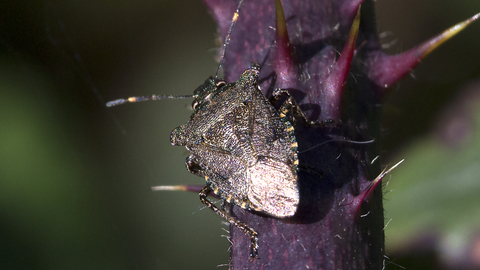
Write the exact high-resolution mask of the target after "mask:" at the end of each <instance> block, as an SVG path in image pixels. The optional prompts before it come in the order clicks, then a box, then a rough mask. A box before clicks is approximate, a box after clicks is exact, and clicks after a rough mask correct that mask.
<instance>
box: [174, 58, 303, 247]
mask: <svg viewBox="0 0 480 270" xmlns="http://www.w3.org/2000/svg"><path fill="white" fill-rule="evenodd" d="M259 72H260V66H259V65H257V64H252V65H251V66H250V68H249V69H247V70H246V71H245V72H244V73H243V74H242V76H241V77H240V79H239V80H238V81H237V82H234V83H229V84H226V83H225V82H223V81H220V82H215V81H214V80H213V78H209V79H207V80H206V81H205V83H204V84H203V85H202V86H200V87H199V88H197V89H196V90H195V93H194V96H195V100H194V102H193V105H192V107H193V110H194V112H193V114H192V116H191V117H190V120H189V121H188V122H187V123H185V124H183V125H181V126H179V127H178V128H176V129H175V130H173V132H172V134H171V142H172V144H173V145H181V146H185V147H186V148H187V150H189V151H190V156H189V157H188V158H187V161H186V166H187V169H188V170H189V171H190V172H192V173H193V174H196V175H198V176H201V177H205V179H206V182H207V185H206V186H205V188H204V189H203V190H202V191H201V192H200V197H201V200H202V202H203V203H205V204H206V205H207V206H208V207H210V208H212V209H213V210H214V211H215V212H216V213H217V214H219V215H221V216H222V217H224V218H225V219H227V220H228V221H229V222H230V223H232V224H234V225H235V226H237V227H239V228H240V229H242V230H243V231H244V232H246V233H247V234H249V235H250V237H251V238H252V254H255V253H256V246H257V244H256V237H257V235H256V232H255V231H254V230H253V229H251V228H249V227H247V226H246V225H244V224H243V223H241V222H239V221H237V220H235V219H233V218H232V217H230V216H229V215H228V214H227V213H225V212H224V211H222V210H220V209H218V208H216V206H214V205H212V204H211V203H210V202H208V201H207V200H206V197H207V195H208V194H209V193H210V192H211V191H213V192H214V193H215V194H217V195H218V196H220V197H221V198H223V199H225V200H226V201H227V202H229V203H233V204H235V205H238V206H240V207H242V208H245V209H249V210H255V211H260V212H264V213H266V214H269V215H271V216H275V217H280V218H284V217H290V216H293V215H294V214H295V211H296V209H297V205H298V202H299V192H298V187H297V172H296V170H297V164H298V159H297V143H296V140H295V136H294V133H293V130H294V129H293V126H292V125H291V124H290V122H289V121H288V120H287V119H286V117H285V116H283V117H282V116H281V113H279V112H278V111H277V110H276V109H275V108H274V107H273V106H272V104H271V103H270V102H269V101H268V100H267V99H266V98H265V96H264V95H263V94H262V92H261V91H260V89H259V87H258V85H257V82H258V74H259Z"/></svg>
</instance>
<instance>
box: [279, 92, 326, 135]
mask: <svg viewBox="0 0 480 270" xmlns="http://www.w3.org/2000/svg"><path fill="white" fill-rule="evenodd" d="M282 95H286V96H287V100H286V101H285V102H284V103H283V104H282V105H281V106H280V109H279V110H278V111H279V112H280V114H281V115H280V116H281V117H285V116H286V115H288V114H289V113H291V114H292V117H291V122H292V125H293V126H294V127H295V126H296V124H297V123H296V122H297V118H299V117H300V118H301V119H302V120H303V121H305V123H307V124H308V125H321V124H331V123H333V120H325V121H323V122H318V121H310V120H308V118H307V117H306V116H305V114H304V113H303V111H302V109H300V105H298V103H297V101H296V100H295V98H294V97H293V96H292V95H290V93H289V92H288V90H286V89H280V88H277V89H275V90H274V91H273V94H272V97H271V98H270V102H271V103H272V104H275V103H276V102H277V101H278V100H279V99H280V98H281V97H282Z"/></svg>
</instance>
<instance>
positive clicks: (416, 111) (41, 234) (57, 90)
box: [0, 0, 480, 269]
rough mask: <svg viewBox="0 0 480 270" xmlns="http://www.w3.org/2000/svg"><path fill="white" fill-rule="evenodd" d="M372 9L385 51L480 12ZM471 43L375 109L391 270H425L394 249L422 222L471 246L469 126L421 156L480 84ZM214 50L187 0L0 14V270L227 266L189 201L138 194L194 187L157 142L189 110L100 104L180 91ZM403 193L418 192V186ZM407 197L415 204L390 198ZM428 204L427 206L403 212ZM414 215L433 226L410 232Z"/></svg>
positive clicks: (36, 7) (17, 4)
mask: <svg viewBox="0 0 480 270" xmlns="http://www.w3.org/2000/svg"><path fill="white" fill-rule="evenodd" d="M376 7H377V19H378V21H377V22H378V30H379V33H382V43H383V44H386V45H388V44H390V47H389V48H388V49H387V51H388V52H389V53H398V52H401V51H404V50H406V49H408V48H411V47H412V46H414V45H416V44H418V43H420V42H422V41H424V40H426V39H427V38H429V37H432V36H433V35H436V34H438V33H439V32H441V31H442V30H444V29H446V28H448V27H450V26H452V25H454V24H456V23H457V22H460V21H462V20H464V19H466V18H468V17H470V16H472V15H473V14H474V13H477V12H479V11H480V3H479V2H478V1H470V0H461V1H456V2H455V3H451V2H448V1H439V0H435V1H427V0H423V1H413V0H409V1H393V0H383V1H377V2H376ZM479 33H480V23H478V22H477V23H476V24H474V25H472V26H471V27H469V28H467V29H466V30H465V31H464V32H463V33H461V34H459V35H458V36H457V37H455V38H454V39H453V40H451V41H449V42H447V43H446V44H445V45H443V46H442V47H440V48H439V49H438V50H437V51H435V52H434V53H432V55H430V56H429V57H427V58H426V59H425V60H424V61H423V62H422V63H421V64H420V65H419V67H417V69H416V70H415V72H414V74H415V78H412V77H408V78H406V79H405V80H404V81H402V82H401V83H400V84H398V85H397V86H395V87H394V89H393V91H392V95H390V96H389V98H388V100H387V104H386V105H385V106H384V108H385V118H384V124H385V125H384V126H385V133H384V134H385V137H384V138H383V142H384V149H385V156H384V163H385V164H387V163H388V162H390V161H391V162H396V161H398V160H399V159H403V158H406V159H407V160H406V161H405V162H404V163H403V164H402V165H401V166H400V167H399V168H398V169H395V171H394V172H393V173H392V174H391V175H392V179H391V181H390V182H389V185H388V186H386V187H385V188H384V190H385V192H386V200H387V201H386V207H387V208H386V218H387V221H389V220H390V218H392V220H391V221H390V222H389V225H388V226H387V229H386V233H387V241H388V242H387V243H388V246H389V248H390V249H389V250H391V252H392V253H393V255H391V259H392V260H393V262H394V263H398V264H401V265H403V266H405V265H407V266H408V264H409V263H412V264H413V265H412V266H410V268H413V269H426V268H425V267H423V268H416V267H414V266H415V263H418V262H410V261H400V259H399V260H395V258H396V257H401V258H403V257H407V256H406V255H404V254H405V246H408V244H409V243H412V241H410V239H416V238H417V235H419V234H421V231H422V230H423V231H430V230H429V228H431V226H432V225H431V224H432V222H433V224H435V222H437V223H439V224H444V223H446V222H444V219H442V216H443V218H445V219H446V220H449V221H452V220H453V221H455V220H458V223H461V224H463V225H465V224H467V225H468V226H463V227H462V226H460V227H458V226H456V225H455V222H450V225H449V226H439V228H438V231H439V233H438V234H434V235H433V238H434V239H435V241H438V239H443V238H445V237H444V236H451V235H450V234H448V232H449V228H455V232H457V234H456V235H458V231H460V232H464V233H463V234H461V236H462V237H464V238H460V240H461V239H465V235H467V238H466V239H469V237H468V236H472V235H475V233H477V234H476V236H477V238H478V232H479V231H480V226H479V224H480V222H479V221H478V217H477V216H476V215H477V214H478V213H479V211H478V210H477V211H475V210H476V205H478V204H479V203H480V202H479V199H478V198H477V197H478V196H475V195H476V194H478V192H480V188H479V187H478V185H479V182H480V181H478V180H479V179H478V178H479V176H478V174H476V173H475V170H473V171H471V172H472V173H473V176H472V174H470V175H467V176H462V177H463V178H462V177H457V176H456V175H457V173H461V172H463V171H464V169H465V168H466V167H469V166H473V167H474V165H471V164H478V162H479V160H476V158H478V155H476V153H478V151H476V149H479V148H480V146H478V144H476V140H475V139H476V137H477V135H476V134H477V133H475V131H476V130H475V128H474V127H476V126H478V121H476V120H475V121H474V120H472V121H471V122H469V123H470V124H471V125H470V127H472V129H471V133H470V134H472V135H470V137H469V138H473V139H470V140H469V141H467V142H466V143H465V144H462V145H461V146H458V145H457V144H455V143H453V146H452V145H451V144H448V145H450V146H449V147H447V148H446V149H442V147H444V146H445V145H447V143H442V142H443V141H441V140H440V143H438V144H435V142H436V141H439V139H438V138H437V137H438V136H437V137H436V136H435V135H431V134H435V131H438V130H439V129H438V125H439V124H438V123H440V124H441V123H444V121H442V120H439V119H441V118H439V117H440V116H441V115H442V114H441V112H442V110H444V108H445V107H446V106H448V105H447V104H448V103H449V101H452V100H455V99H456V98H457V96H460V94H461V93H462V89H463V88H464V86H465V84H466V83H468V82H472V81H474V80H476V79H478V78H480V68H479V67H480V65H479V64H478V62H479V60H480V50H479V49H478V48H480V38H478V36H479ZM215 41H216V28H215V24H214V22H213V20H212V19H211V17H210V16H209V15H208V13H207V10H206V7H205V6H204V5H203V3H202V2H201V1H200V0H182V1H136V2H134V1H126V0H124V1H100V2H99V1H70V0H64V1H53V0H51V1H49V0H43V1H9V2H3V3H2V4H1V5H0V112H1V114H0V144H1V147H0V269H214V268H216V266H217V265H221V264H227V263H228V256H229V253H228V246H229V245H228V240H227V239H226V238H225V237H222V235H227V233H226V232H225V231H224V230H223V229H226V228H227V226H226V225H224V224H222V222H221V219H220V218H218V217H217V216H216V215H215V214H214V213H212V212H211V211H209V210H205V209H202V204H201V203H200V201H199V200H198V196H197V195H196V194H193V193H182V192H162V193H159V192H152V191H150V187H151V186H154V185H170V184H203V183H204V180H203V179H201V178H199V177H196V176H193V175H191V174H190V173H188V172H187V171H186V169H185V167H184V160H185V158H186V156H187V152H186V150H185V149H183V148H180V147H173V146H171V145H170V141H169V135H170V132H171V130H172V129H173V128H175V127H176V126H178V125H179V124H181V123H183V122H184V121H185V120H186V119H188V117H189V115H190V111H189V109H188V108H189V106H190V103H191V100H168V101H161V102H147V103H139V104H130V105H124V106H120V107H115V108H110V109H107V108H105V106H104V103H105V102H106V101H108V100H112V99H116V98H120V97H128V96H132V95H145V94H152V93H156V94H191V93H192V91H193V89H195V88H196V87H197V86H198V85H200V84H201V83H203V81H204V80H205V79H206V78H207V77H208V76H209V75H212V74H213V73H214V72H215V70H216V67H217V64H216V62H215V56H216V54H215V48H216V42H215ZM232 42H235V41H233V40H232ZM473 88H474V89H475V87H473ZM476 89H477V92H478V91H480V90H479V87H477V88H476ZM472 91H473V90H472ZM460 97H461V96H460ZM469 97H471V96H469ZM476 97H478V95H477V96H476ZM469 100H474V98H469ZM473 107H474V108H475V106H473ZM471 111H472V113H470V114H467V115H468V116H471V115H474V113H473V111H474V109H472V110H471ZM477 113H478V111H477ZM447 115H451V114H447ZM471 118H472V119H477V118H475V117H473V116H472V117H471ZM469 119H470V118H469ZM445 123H448V122H446V121H445ZM467 124H468V123H467ZM474 124H477V125H474ZM467 126H468V125H467ZM457 141H458V140H454V142H457ZM465 145H466V146H465ZM475 147H478V148H475ZM464 149H467V150H469V152H468V153H469V155H467V154H465V152H462V151H463V150H464ZM429 153H430V155H428V154H429ZM431 153H434V154H433V156H432V154H431ZM441 157H444V158H443V159H441ZM462 157H468V159H467V160H468V161H462V159H461V158H462ZM452 160H457V161H456V162H454V163H452V162H451V161H452ZM475 161H476V163H475ZM468 162H472V163H468ZM444 164H450V167H448V166H444ZM415 166H416V167H415ZM418 167H420V168H418ZM439 168H442V170H438V169H439ZM423 170H425V172H424V171H423ZM412 172H413V173H412ZM429 172H431V173H429ZM445 175H447V176H445ZM438 176H444V177H443V178H442V177H438ZM438 178H441V179H440V180H445V181H443V182H442V181H440V182H435V180H436V179H438ZM403 179H406V180H403ZM424 179H430V180H429V181H420V180H424ZM449 179H450V180H449ZM459 179H460V180H461V179H466V180H465V181H466V182H468V183H470V185H467V184H464V185H463V187H465V185H467V187H468V188H466V189H465V188H464V190H465V191H467V192H469V193H468V194H467V195H468V196H467V195H464V193H461V192H457V193H455V194H454V195H455V196H454V197H448V198H447V199H446V198H445V197H443V195H442V194H445V192H447V193H448V192H449V191H451V189H449V188H446V187H449V186H450V185H452V182H453V183H465V181H464V182H459V181H460V180H459ZM447 180H448V181H447ZM401 183H404V184H403V185H406V188H404V189H405V190H407V191H402V189H401V188H402V187H401ZM405 183H412V184H411V185H410V184H405ZM415 183H425V184H424V185H423V187H422V188H418V189H417V188H415V187H414V186H413V185H414V184H415ZM395 185H398V186H395ZM445 185H447V186H445ZM453 186H456V185H455V184H453ZM437 187H438V188H439V190H438V191H437V190H436V188H437ZM409 188H410V189H415V191H417V192H419V193H417V194H416V195H415V194H414V195H408V194H410V193H404V192H408V189H409ZM391 190H395V191H392V192H390V191H391ZM422 192H423V193H422ZM442 192H443V193H442ZM426 195H431V197H434V198H431V197H428V196H427V197H428V198H429V199H428V200H423V201H422V200H420V201H414V202H415V204H414V205H413V206H412V205H411V204H408V203H406V202H405V198H410V201H411V197H409V196H414V197H415V196H417V197H416V198H418V197H422V198H427V197H425V196H426ZM456 198H464V200H462V202H463V204H460V206H459V207H458V208H455V209H453V210H449V211H448V212H444V211H443V209H444V205H443V204H440V203H438V204H437V203H433V202H436V201H435V200H437V201H438V202H443V203H444V204H446V205H451V204H448V202H451V201H456ZM465 198H467V199H468V200H467V199H465ZM432 200H433V201H432ZM426 201H428V202H429V203H428V205H427V203H425V202H426ZM407 202H408V200H407ZM422 202H423V203H424V204H422ZM402 206H404V207H402ZM427 206H429V207H431V208H427ZM466 206H469V207H468V209H466V208H465V207H466ZM389 207H390V209H391V210H389ZM417 209H418V211H417ZM409 211H410V212H409ZM472 211H473V212H472ZM457 212H462V213H465V214H464V215H462V219H460V218H459V219H457V218H456V217H455V216H453V217H452V215H453V214H454V213H457ZM412 213H413V214H412ZM424 213H435V216H433V217H430V218H429V219H428V220H427V221H428V222H427V221H425V222H418V220H419V219H420V220H421V218H417V217H416V216H417V215H418V216H420V217H423V214H424ZM414 214H415V215H414ZM432 215H433V214H432ZM465 217H467V218H465ZM468 217H471V219H468ZM452 224H453V225H452ZM467 227H468V228H467ZM466 232H468V233H466ZM450 238H451V237H450ZM450 238H448V237H447V238H446V239H450ZM455 239H457V238H455ZM470 240H471V239H470ZM399 242H401V244H398V243H399ZM435 243H436V242H435ZM435 243H434V244H433V246H434V247H436V246H438V245H435ZM446 243H447V246H448V245H449V243H450V242H448V241H447V242H446ZM454 243H457V245H458V246H462V243H464V245H463V246H462V247H464V246H468V244H469V243H470V242H469V241H466V240H465V241H463V242H462V241H460V244H458V241H457V242H454ZM427 246H428V245H427ZM427 250H429V249H427ZM395 254H399V255H395ZM446 254H449V253H448V252H447V253H446ZM389 266H390V267H391V269H395V267H396V266H395V265H394V264H390V265H389ZM219 269H228V267H227V266H222V267H220V268H219ZM387 269H388V268H387Z"/></svg>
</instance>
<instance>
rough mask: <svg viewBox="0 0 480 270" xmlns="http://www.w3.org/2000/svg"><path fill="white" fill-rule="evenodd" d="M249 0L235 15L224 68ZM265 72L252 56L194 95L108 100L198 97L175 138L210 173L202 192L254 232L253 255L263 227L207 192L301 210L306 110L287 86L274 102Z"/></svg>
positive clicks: (272, 209)
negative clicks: (237, 72) (265, 88)
mask: <svg viewBox="0 0 480 270" xmlns="http://www.w3.org/2000/svg"><path fill="white" fill-rule="evenodd" d="M242 2H243V0H242V1H240V3H239V5H238V7H237V10H236V12H235V14H234V17H233V20H232V24H231V26H230V29H229V32H228V34H227V37H226V40H225V44H224V50H223V54H222V58H221V61H220V64H219V68H218V69H220V67H221V65H222V61H223V59H224V55H225V48H226V47H227V44H228V42H229V40H230V33H231V31H232V29H233V26H234V24H235V22H236V20H237V18H238V13H239V10H240V8H241V5H242ZM259 73H260V66H259V65H258V64H255V63H252V64H251V65H250V67H249V68H248V69H246V70H245V71H244V72H243V74H242V75H241V76H240V78H239V79H238V80H237V81H236V82H232V83H227V82H225V81H223V80H218V79H216V78H213V77H210V78H208V79H207V80H206V81H205V82H204V83H203V84H202V85H201V86H199V87H198V88H197V89H196V90H195V91H194V93H193V95H186V96H157V95H151V96H143V97H131V98H128V99H119V100H114V101H111V102H108V103H107V106H109V107H110V106H115V105H119V104H123V103H126V102H138V101H144V100H159V99H165V98H189V97H192V98H194V101H193V103H192V109H193V113H192V115H191V116H190V119H189V120H188V121H187V122H186V123H185V124H183V125H181V126H179V127H177V128H176V129H174V130H173V131H172V133H171V136H170V141H171V143H172V145H178V146H185V148H186V149H187V150H188V151H189V152H190V155H189V156H188V158H187V159H186V162H185V165H186V167H187V170H188V171H190V172H191V173H193V174H195V175H198V176H200V177H204V178H205V180H206V185H205V187H204V188H203V189H202V190H201V191H200V193H199V196H200V200H201V202H202V203H204V204H205V205H206V206H207V207H208V208H210V209H212V210H213V211H214V212H215V213H217V214H218V215H220V216H221V217H222V218H224V219H226V220H227V221H228V222H229V223H230V224H232V225H234V226H236V227H237V228H239V229H240V230H242V231H243V232H244V233H246V234H247V235H248V236H249V237H250V239H251V249H250V255H251V256H252V257H253V258H255V257H257V249H258V244H257V241H258V234H257V232H256V231H255V230H254V229H253V228H251V227H249V226H248V225H246V224H245V223H243V222H241V221H239V220H237V219H235V218H234V217H232V216H230V215H229V214H228V213H227V212H225V211H224V210H222V209H220V208H218V207H217V206H215V205H214V204H212V203H211V202H210V201H209V200H208V199H207V197H208V195H209V194H210V193H211V192H212V191H213V192H214V193H215V194H216V195H218V196H219V197H220V198H222V199H224V200H225V201H226V202H228V203H232V204H234V205H237V206H240V207H242V208H244V209H247V210H254V211H258V212H263V213H265V214H268V215H270V216H274V217H277V218H286V217H291V216H293V215H294V214H295V212H296V210H297V207H298V203H299V190H298V186H297V168H298V157H297V142H296V138H295V135H294V127H293V126H292V124H291V120H292V121H293V120H294V118H295V117H296V115H298V114H300V115H301V116H303V114H302V113H301V111H300V109H299V107H298V105H297V104H296V102H295V101H294V100H293V98H292V97H290V96H289V95H288V93H287V92H286V91H285V90H281V89H279V90H276V91H275V93H274V97H273V98H272V100H271V101H269V100H268V99H267V98H266V97H265V96H264V95H263V93H262V92H261V91H260V87H259V86H258V79H259ZM217 74H218V70H217ZM283 94H287V95H288V96H289V98H288V99H287V101H285V103H284V104H282V106H281V107H280V109H279V110H276V109H275V108H274V107H273V105H272V103H273V102H275V101H277V100H278V98H279V96H280V95H283ZM289 111H292V114H291V115H292V118H291V119H290V120H289V119H288V117H287V115H289ZM303 117H304V116H303Z"/></svg>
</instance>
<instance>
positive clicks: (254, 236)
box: [198, 185, 258, 258]
mask: <svg viewBox="0 0 480 270" xmlns="http://www.w3.org/2000/svg"><path fill="white" fill-rule="evenodd" d="M210 192H212V189H211V188H210V187H209V186H208V185H206V186H205V187H204V188H202V190H201V191H200V192H199V193H198V195H199V196H200V201H201V202H202V203H203V204H205V206H207V207H208V208H210V209H212V211H213V212H215V213H216V214H217V215H219V216H220V217H222V218H223V219H225V220H226V221H228V222H229V223H230V224H232V225H233V226H235V227H237V228H239V229H240V230H241V231H242V232H244V233H245V234H247V235H248V236H249V237H250V241H251V245H250V257H251V258H258V233H257V232H256V231H255V230H254V229H252V228H250V227H249V226H248V225H247V224H245V223H243V222H241V221H239V220H237V219H235V218H233V217H232V216H230V215H229V214H227V213H226V212H225V211H223V210H221V209H220V208H218V207H217V206H215V205H214V204H213V203H212V202H210V201H209V200H208V199H207V197H208V195H209V194H210Z"/></svg>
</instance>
